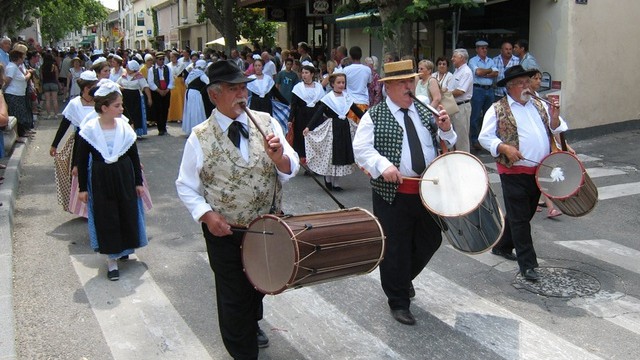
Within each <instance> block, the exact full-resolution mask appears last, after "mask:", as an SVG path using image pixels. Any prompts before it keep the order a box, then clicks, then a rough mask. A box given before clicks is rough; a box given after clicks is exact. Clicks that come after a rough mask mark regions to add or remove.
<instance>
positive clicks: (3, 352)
mask: <svg viewBox="0 0 640 360" xmlns="http://www.w3.org/2000/svg"><path fill="white" fill-rule="evenodd" d="M27 145H28V143H26V144H20V143H16V145H15V146H14V148H13V152H12V154H11V157H10V158H9V162H8V163H7V168H6V169H5V170H4V184H2V185H0V202H1V203H2V206H0V359H3V360H4V359H16V349H15V344H14V342H15V333H14V324H15V319H14V315H13V300H12V299H13V296H12V293H13V260H12V258H13V244H12V231H13V210H14V206H15V202H16V196H17V194H18V184H19V181H20V169H21V166H22V155H23V154H24V152H25V151H26V149H27Z"/></svg>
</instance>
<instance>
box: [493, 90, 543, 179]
mask: <svg viewBox="0 0 640 360" xmlns="http://www.w3.org/2000/svg"><path fill="white" fill-rule="evenodd" d="M531 101H532V103H533V105H534V106H535V108H536V109H537V110H538V113H539V114H540V119H541V120H542V123H543V124H544V128H545V129H546V130H547V136H548V137H549V144H551V142H552V141H553V135H552V134H551V130H550V129H549V114H547V109H546V107H545V106H544V104H543V103H542V102H541V101H540V100H537V99H531ZM493 107H494V109H495V111H496V136H497V137H498V139H500V140H502V142H503V143H505V144H508V145H512V146H515V147H516V149H520V141H519V138H518V123H517V122H516V119H515V117H513V113H512V112H511V107H510V106H509V99H508V96H505V97H503V98H502V99H501V100H499V101H496V102H495V103H494V104H493ZM496 162H498V163H499V164H502V165H504V166H506V167H508V168H510V167H511V165H513V162H512V161H510V160H509V158H507V156H506V155H505V154H498V157H497V158H496Z"/></svg>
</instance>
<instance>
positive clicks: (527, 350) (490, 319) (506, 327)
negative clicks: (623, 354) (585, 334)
mask: <svg viewBox="0 0 640 360" xmlns="http://www.w3.org/2000/svg"><path fill="white" fill-rule="evenodd" d="M413 284H414V287H416V291H418V290H421V291H420V292H422V291H424V292H425V293H426V294H425V295H424V296H416V298H415V299H414V302H413V304H414V306H419V307H421V308H423V309H425V310H426V311H428V312H429V313H430V314H432V315H433V316H435V317H437V318H438V319H440V320H441V321H443V322H444V323H446V324H448V325H449V326H451V327H452V328H454V329H456V330H458V331H460V332H463V333H465V334H467V335H468V336H469V337H471V338H473V339H475V340H476V341H478V342H479V343H480V344H481V345H483V346H485V347H487V348H489V349H492V350H493V351H495V352H496V353H497V354H501V355H502V356H503V357H504V358H505V359H599V357H597V356H595V355H593V354H591V353H589V352H588V351H587V350H585V349H582V348H580V347H578V346H576V345H574V344H572V343H570V342H568V341H566V340H564V339H563V338H561V337H558V336H556V335H555V334H553V333H551V332H549V331H547V330H545V329H543V328H541V327H539V326H537V325H535V324H533V323H531V322H529V321H527V320H526V319H524V318H522V317H520V316H518V315H516V314H514V313H512V312H510V311H509V310H507V309H505V308H503V307H500V306H499V305H496V304H495V303H493V302H491V301H488V300H486V299H484V298H482V297H480V296H478V295H476V294H474V293H473V292H471V291H469V290H467V289H465V288H463V287H461V286H458V285H456V284H455V283H453V282H452V281H451V280H449V279H447V278H445V277H443V276H440V275H438V274H437V273H435V272H433V271H430V270H426V269H425V270H423V271H422V273H421V274H420V276H418V277H417V278H416V279H414V281H413Z"/></svg>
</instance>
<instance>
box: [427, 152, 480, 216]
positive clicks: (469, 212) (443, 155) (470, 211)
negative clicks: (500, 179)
mask: <svg viewBox="0 0 640 360" xmlns="http://www.w3.org/2000/svg"><path fill="white" fill-rule="evenodd" d="M452 154H457V155H465V156H467V157H470V158H472V159H473V160H475V161H476V162H477V163H478V164H480V167H481V168H482V171H483V172H484V177H485V180H486V183H487V189H486V191H485V192H484V195H483V196H482V199H484V198H485V197H486V196H487V194H488V193H489V190H490V189H491V184H490V183H489V174H488V173H487V167H486V166H484V163H482V161H480V159H479V158H478V157H477V156H474V155H473V154H470V153H468V152H466V151H460V150H456V151H448V152H446V153H444V154H441V155H438V156H437V157H436V158H435V159H433V160H432V161H431V163H429V166H427V168H426V169H424V171H423V172H422V174H421V175H420V179H422V177H423V176H424V175H425V174H426V173H427V170H428V169H429V167H430V166H431V165H432V164H433V163H434V162H435V161H436V160H438V159H440V158H442V157H445V156H448V155H452ZM419 194H420V201H421V202H422V206H424V207H425V208H426V209H427V210H429V211H430V212H432V213H434V214H436V215H438V216H442V217H459V216H466V215H469V214H471V213H472V212H474V211H475V210H476V209H477V208H478V206H479V205H480V204H481V203H482V201H481V202H479V203H478V204H477V205H478V206H476V207H475V208H473V209H471V210H469V211H467V212H465V213H460V214H456V215H441V214H440V213H438V212H437V211H435V210H433V209H432V208H431V207H430V206H429V205H427V203H426V201H425V200H424V197H423V195H422V188H421V187H420V188H419Z"/></svg>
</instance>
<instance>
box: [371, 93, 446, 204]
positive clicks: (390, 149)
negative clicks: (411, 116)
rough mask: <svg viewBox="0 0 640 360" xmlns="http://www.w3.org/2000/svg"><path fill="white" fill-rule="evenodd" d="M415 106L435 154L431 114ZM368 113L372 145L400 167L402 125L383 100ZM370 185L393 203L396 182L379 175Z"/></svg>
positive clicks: (435, 147)
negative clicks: (427, 130) (372, 128)
mask: <svg viewBox="0 0 640 360" xmlns="http://www.w3.org/2000/svg"><path fill="white" fill-rule="evenodd" d="M415 107H416V110H417V111H418V114H419V116H420V121H421V122H422V124H423V125H424V126H425V127H426V128H427V129H429V133H430V134H431V139H432V141H433V148H434V149H436V156H437V155H438V154H437V151H438V150H437V149H438V147H437V141H436V134H437V129H436V127H435V125H434V124H433V123H432V121H433V116H432V115H431V113H430V112H429V111H428V110H426V109H425V108H423V107H422V106H419V105H418V104H416V105H415ZM369 114H370V115H371V120H373V125H374V130H373V135H374V136H373V137H374V140H373V147H374V148H375V149H376V150H377V151H378V152H379V153H380V155H382V156H384V157H386V158H387V159H388V160H389V161H390V162H391V163H392V164H393V165H394V166H395V167H397V168H400V158H401V157H402V135H403V133H402V127H401V126H400V125H399V124H398V121H397V120H396V118H395V117H394V116H393V114H392V113H391V110H390V109H389V106H388V105H387V103H386V102H385V101H382V102H381V103H379V104H377V105H375V106H373V107H372V108H371V109H369ZM371 186H373V190H374V191H375V192H376V193H378V195H380V196H382V198H383V199H384V200H385V201H386V202H388V203H389V204H391V203H393V200H394V199H395V197H396V192H397V191H398V184H397V183H391V182H387V181H384V179H383V178H382V176H380V177H378V178H376V179H373V178H372V179H371Z"/></svg>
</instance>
